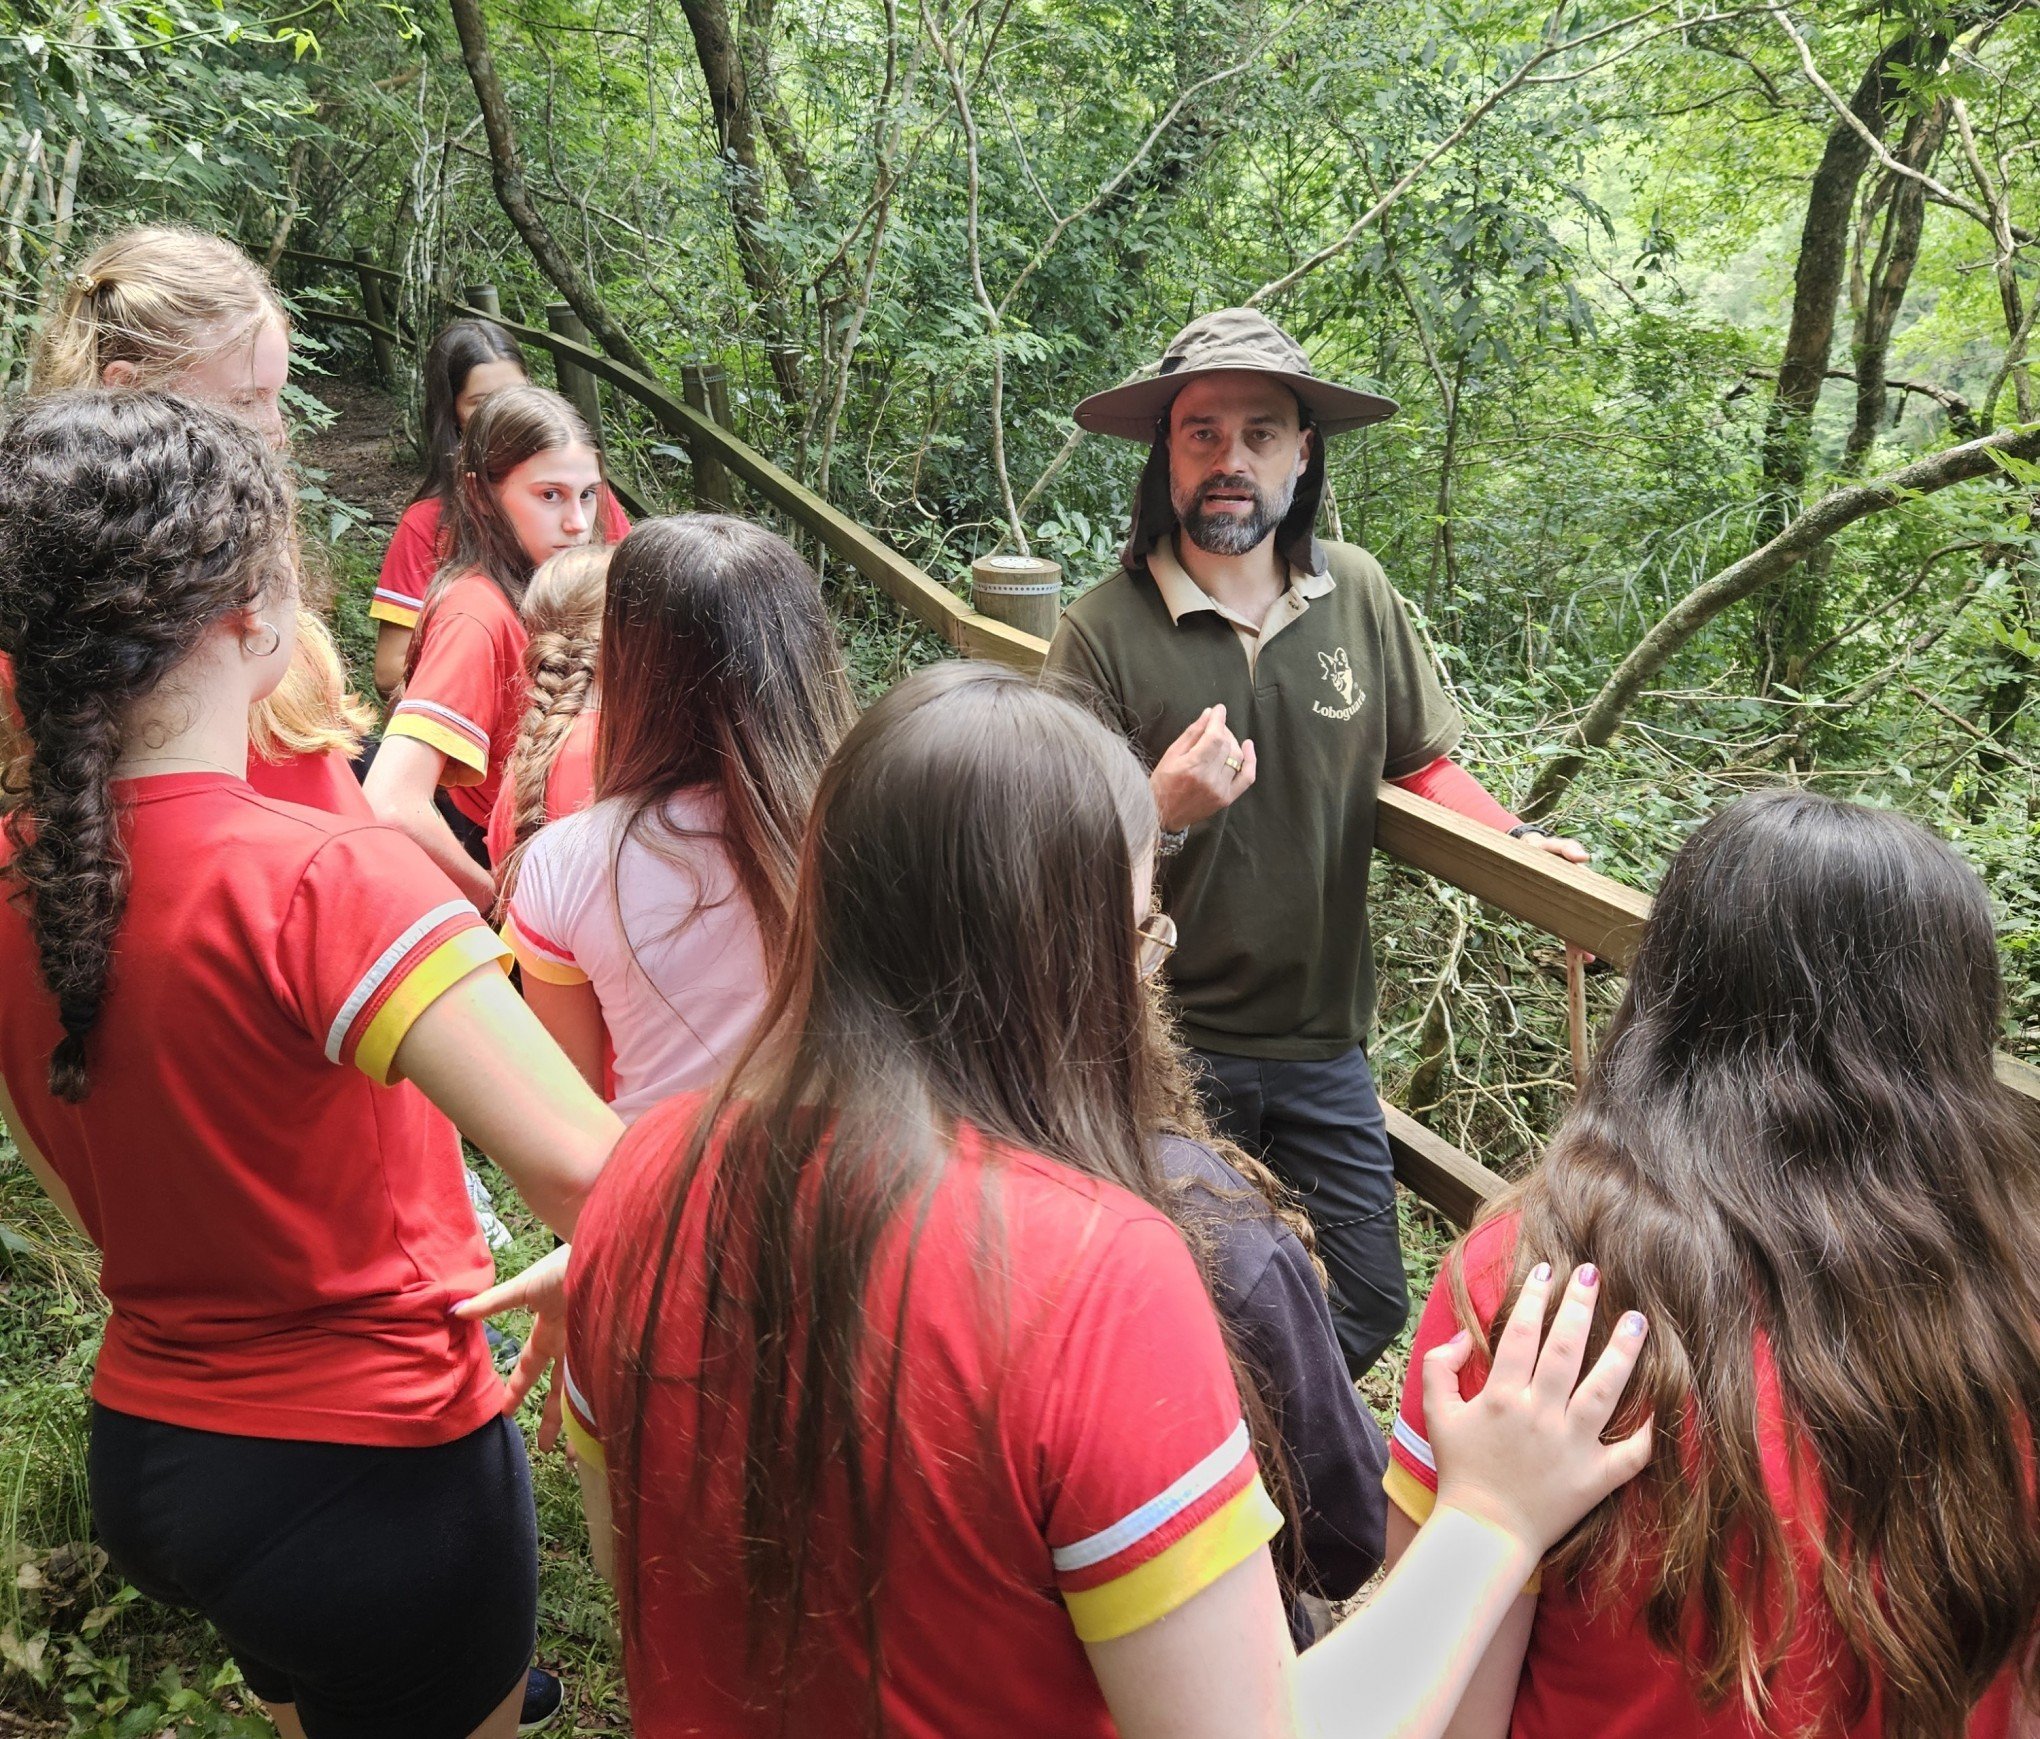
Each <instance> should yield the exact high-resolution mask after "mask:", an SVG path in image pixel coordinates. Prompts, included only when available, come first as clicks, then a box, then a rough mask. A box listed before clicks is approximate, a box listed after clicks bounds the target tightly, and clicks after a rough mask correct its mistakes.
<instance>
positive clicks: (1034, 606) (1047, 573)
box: [970, 555, 1062, 640]
mask: <svg viewBox="0 0 2040 1739" xmlns="http://www.w3.org/2000/svg"><path fill="white" fill-rule="evenodd" d="M970 584H971V590H972V592H973V593H974V594H975V596H976V598H977V607H978V608H979V609H980V610H982V611H983V612H984V613H985V614H986V615H987V616H990V617H992V618H994V619H995V620H997V621H1000V622H1004V623H1005V624H1006V625H1007V626H1008V627H1012V628H1018V629H1020V630H1022V631H1023V632H1024V633H1028V634H1033V635H1036V636H1037V637H1039V638H1040V639H1043V640H1053V639H1054V638H1055V625H1056V623H1057V622H1058V621H1059V620H1060V619H1061V617H1062V568H1061V567H1060V566H1059V565H1058V564H1057V563H1055V562H1052V561H1047V560H1044V559H1043V558H1042V557H1040V556H1015V555H1004V556H980V557H979V558H978V559H977V560H976V561H974V562H972V563H971V564H970Z"/></svg>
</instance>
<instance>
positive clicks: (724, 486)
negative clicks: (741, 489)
mask: <svg viewBox="0 0 2040 1739" xmlns="http://www.w3.org/2000/svg"><path fill="white" fill-rule="evenodd" d="M680 383H681V391H682V393H683V394H684V395H685V397H686V400H687V402H688V404H689V405H690V406H692V407H693V408H694V409H695V410H697V411H699V412H700V413H701V414H702V415H703V416H704V417H706V418H708V420H709V421H710V422H712V423H718V424H720V425H721V426H722V427H723V428H728V427H729V426H730V389H729V382H728V380H727V379H726V378H725V377H724V375H723V371H722V370H721V369H720V368H718V367H717V366H716V365H715V364H714V363H712V362H689V363H685V364H683V365H682V366H681V369H680ZM690 445H691V451H692V453H693V457H694V505H695V508H696V509H697V510H702V509H707V510H710V511H713V512H717V513H727V512H729V510H730V509H731V507H732V506H734V505H735V503H734V502H732V501H731V499H730V477H729V473H728V472H727V471H725V470H724V469H723V462H722V460H721V459H720V458H719V457H718V456H717V455H716V454H714V453H711V452H710V451H709V450H708V448H707V446H706V445H705V443H703V442H700V441H695V442H693V443H691V444H690Z"/></svg>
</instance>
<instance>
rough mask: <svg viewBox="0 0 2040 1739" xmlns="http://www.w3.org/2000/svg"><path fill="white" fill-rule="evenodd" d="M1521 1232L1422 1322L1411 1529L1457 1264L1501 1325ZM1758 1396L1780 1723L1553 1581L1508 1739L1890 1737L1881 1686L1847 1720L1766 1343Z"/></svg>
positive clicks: (1413, 1354)
mask: <svg viewBox="0 0 2040 1739" xmlns="http://www.w3.org/2000/svg"><path fill="white" fill-rule="evenodd" d="M1516 1230H1517V1221H1516V1219H1515V1217H1514V1216H1513V1215H1504V1216H1502V1217H1501V1218H1498V1219H1494V1220H1490V1221H1489V1222H1488V1223H1487V1224H1486V1225H1484V1226H1481V1227H1479V1228H1477V1229H1476V1230H1475V1231H1474V1232H1473V1233H1472V1234H1471V1235H1469V1236H1468V1238H1467V1239H1466V1241H1465V1243H1464V1244H1463V1245H1461V1246H1460V1248H1459V1249H1458V1250H1455V1251H1454V1252H1453V1254H1452V1256H1451V1257H1450V1258H1449V1259H1448V1266H1447V1268H1446V1269H1445V1271H1443V1272H1441V1273H1440V1275H1439V1276H1438V1281H1437V1284H1436V1285H1435V1286H1434V1287H1433V1288H1432V1291H1431V1297H1430V1300H1429V1302H1428V1303H1426V1304H1425V1306H1424V1314H1423V1316H1422V1318H1421V1319H1420V1320H1419V1322H1418V1324H1417V1333H1416V1340H1415V1344H1414V1345H1412V1346H1411V1348H1410V1366H1409V1376H1408V1378H1407V1380H1406V1382H1405V1384H1404V1388H1403V1398H1402V1409H1401V1411H1400V1413H1399V1414H1398V1415H1397V1418H1396V1422H1395V1433H1394V1436H1393V1438H1392V1439H1391V1442H1390V1445H1389V1454H1390V1461H1389V1468H1388V1474H1387V1477H1386V1479H1385V1481H1384V1483H1385V1484H1386V1486H1387V1488H1388V1495H1389V1497H1390V1499H1391V1500H1392V1501H1393V1502H1394V1503H1395V1505H1396V1507H1397V1508H1399V1509H1400V1510H1402V1511H1403V1513H1404V1514H1405V1515H1407V1516H1409V1517H1410V1519H1411V1520H1413V1521H1417V1522H1421V1521H1423V1520H1424V1518H1425V1517H1426V1516H1428V1515H1429V1514H1430V1513H1431V1507H1432V1505H1433V1503H1434V1502H1435V1501H1436V1498H1437V1491H1438V1475H1437V1471H1436V1468H1435V1465H1434V1463H1433V1458H1432V1455H1431V1445H1430V1440H1429V1438H1428V1436H1427V1434H1426V1431H1425V1426H1424V1383H1423V1360H1424V1355H1425V1354H1426V1353H1427V1352H1429V1351H1430V1350H1431V1349H1432V1348H1433V1347H1435V1346H1439V1345H1441V1344H1443V1343H1444V1342H1445V1341H1448V1340H1450V1339H1451V1338H1452V1337H1453V1335H1455V1334H1456V1333H1458V1332H1459V1324H1458V1320H1457V1318H1456V1317H1455V1316H1454V1314H1453V1309H1452V1285H1451V1273H1452V1266H1451V1265H1453V1264H1463V1265H1464V1271H1465V1274H1466V1286H1467V1294H1468V1297H1469V1299H1470V1300H1471V1302H1472V1305H1473V1309H1474V1314H1475V1315H1476V1316H1477V1317H1478V1318H1479V1319H1480V1321H1481V1322H1482V1323H1483V1324H1487V1325H1491V1324H1492V1323H1493V1322H1494V1320H1495V1318H1496V1317H1497V1316H1498V1315H1499V1314H1500V1310H1501V1304H1502V1300H1503V1298H1504V1297H1505V1296H1506V1295H1507V1291H1508V1285H1509V1280H1510V1276H1511V1273H1512V1272H1513V1268H1514V1263H1515V1254H1516ZM1869 1356H1872V1357H1874V1356H1875V1354H1874V1351H1873V1352H1872V1353H1871V1354H1869ZM1486 1380H1487V1369H1486V1366H1485V1365H1484V1364H1482V1363H1481V1362H1480V1361H1478V1360H1476V1361H1474V1362H1473V1363H1471V1364H1469V1365H1468V1366H1467V1367H1466V1369H1465V1370H1464V1371H1462V1372H1461V1373H1460V1377H1459V1388H1460V1392H1461V1393H1462V1394H1464V1395H1466V1396H1469V1397H1471V1396H1473V1395H1476V1394H1478V1393H1479V1392H1480V1389H1481V1385H1482V1384H1483V1383H1484V1382H1486ZM1756 1395H1757V1440H1758V1444H1759V1447H1760V1450H1761V1452H1762V1456H1763V1465H1764V1475H1765V1480H1766V1483H1767V1484H1768V1485H1769V1487H1770V1491H1771V1497H1772V1501H1773V1502H1774V1503H1775V1504H1776V1505H1777V1507H1778V1517H1779V1521H1780V1522H1781V1524H1782V1525H1783V1528H1784V1534H1785V1540H1786V1544H1787V1546H1788V1548H1789V1549H1791V1550H1793V1551H1794V1552H1795V1553H1796V1554H1797V1570H1798V1576H1799V1586H1800V1589H1801V1591H1802V1603H1801V1607H1800V1623H1799V1626H1798V1629H1797V1630H1796V1632H1795V1633H1794V1635H1793V1637H1792V1640H1791V1643H1790V1645H1789V1646H1788V1648H1787V1650H1786V1654H1785V1658H1784V1660H1783V1662H1782V1663H1781V1664H1780V1667H1779V1669H1778V1672H1777V1673H1776V1675H1775V1676H1774V1679H1773V1683H1772V1691H1773V1695H1774V1699H1775V1700H1774V1702H1773V1705H1772V1708H1771V1711H1770V1716H1769V1718H1768V1719H1766V1720H1764V1721H1762V1722H1757V1721H1752V1720H1751V1719H1750V1718H1749V1716H1748V1715H1747V1714H1745V1713H1744V1711H1743V1709H1742V1706H1741V1704H1740V1702H1739V1701H1737V1700H1735V1699H1734V1698H1731V1699H1730V1701H1729V1702H1728V1703H1727V1704H1725V1705H1724V1706H1722V1707H1719V1708H1713V1709H1709V1708H1703V1707H1702V1706H1701V1704H1700V1701H1699V1699H1698V1697H1697V1696H1695V1694H1694V1692H1693V1687H1692V1684H1691V1682H1690V1680H1689V1679H1688V1678H1687V1675H1686V1670H1685V1667H1684V1666H1683V1664H1682V1663H1681V1662H1680V1661H1679V1660H1678V1659H1677V1658H1676V1657H1675V1656H1672V1655H1668V1654H1666V1653H1665V1652H1664V1651H1663V1650H1661V1649H1660V1648H1658V1647H1657V1646H1656V1644H1655V1643H1653V1642H1652V1641H1651V1639H1650V1636H1649V1633H1648V1632H1647V1631H1646V1630H1645V1628H1644V1622H1643V1616H1642V1612H1641V1610H1640V1606H1641V1602H1640V1601H1638V1600H1634V1599H1629V1600H1617V1601H1615V1602H1613V1603H1608V1604H1602V1603H1597V1602H1596V1601H1595V1600H1594V1599H1593V1597H1592V1592H1591V1590H1588V1589H1585V1588H1580V1587H1574V1586H1569V1585H1566V1584H1564V1583H1560V1582H1558V1581H1557V1580H1556V1579H1555V1578H1553V1577H1551V1576H1548V1575H1547V1576H1545V1577H1544V1578H1543V1579H1542V1582H1541V1584H1540V1585H1539V1588H1538V1591H1537V1621H1536V1625H1535V1627H1534V1628H1533V1629H1532V1631H1531V1633H1530V1648H1529V1652H1528V1654H1526V1655H1525V1657H1524V1660H1523V1676H1522V1678H1521V1680H1520V1681H1519V1683H1518V1685H1517V1689H1516V1707H1515V1713H1514V1715H1513V1717H1512V1719H1511V1721H1510V1725H1509V1734H1510V1739H1579V1736H1580V1735H1582V1734H1592V1735H1594V1739H1773V1736H1775V1735H1777V1734H1781V1733H1799V1732H1806V1733H1819V1734H1822V1735H1828V1736H1832V1739H1882V1735H1883V1732H1884V1714H1883V1705H1882V1699H1881V1698H1880V1696H1879V1695H1878V1687H1877V1686H1876V1685H1874V1684H1873V1685H1871V1686H1869V1687H1868V1694H1867V1696H1866V1697H1865V1699H1864V1707H1863V1711H1862V1713H1861V1715H1860V1716H1858V1717H1856V1718H1855V1719H1853V1720H1852V1719H1849V1715H1850V1712H1851V1710H1852V1708H1853V1707H1854V1700H1855V1697H1856V1695H1857V1693H1858V1691H1859V1690H1860V1689H1862V1688H1863V1687H1860V1686H1859V1685H1858V1683H1857V1679H1856V1675H1855V1674H1854V1673H1853V1672H1851V1671H1849V1670H1847V1669H1846V1668H1845V1667H1844V1665H1843V1656H1842V1653H1841V1647H1840V1639H1839V1637H1838V1636H1837V1635H1836V1634H1835V1631H1834V1627H1833V1625H1832V1623H1831V1622H1830V1621H1829V1620H1828V1619H1827V1618H1826V1616H1825V1610H1824V1608H1823V1607H1822V1606H1821V1604H1820V1601H1819V1586H1820V1584H1819V1573H1818V1568H1817V1565H1816V1561H1815V1554H1814V1552H1813V1550H1812V1548H1811V1536H1812V1531H1813V1530H1817V1529H1818V1528H1819V1527H1820V1526H1821V1514H1820V1494H1819V1492H1818V1491H1817V1490H1809V1489H1808V1488H1807V1481H1806V1479H1805V1478H1804V1477H1800V1476H1798V1475H1795V1472H1794V1469H1793V1465H1792V1457H1791V1454H1790V1448H1789V1442H1788V1439H1789V1437H1790V1433H1791V1425H1790V1421H1789V1420H1788V1418H1787V1416H1786V1411H1785V1405H1784V1398H1783V1396H1782V1395H1781V1394H1780V1393H1779V1389H1778V1378H1777V1373H1776V1371H1775V1370H1774V1369H1773V1368H1772V1364H1771V1360H1770V1356H1769V1354H1768V1353H1767V1352H1766V1351H1765V1350H1764V1348H1763V1347H1762V1346H1761V1345H1760V1346H1759V1347H1758V1348H1757V1358H1756ZM1774 1630H1775V1626H1774ZM2011 1691H2012V1676H2011V1674H2010V1673H2009V1672H2007V1673H2006V1674H2005V1675H2004V1676H2003V1677H2001V1678H2000V1679H1999V1680H1998V1682H1997V1683H1996V1684H1995V1685H1994V1686H1993V1687H1992V1688H1991V1691H1990V1693H1989V1694H1988V1695H1987V1696H1986V1697H1985V1698H1984V1700H1983V1702H1982V1703H1981V1704H1980V1705H1979V1706H1978V1707H1977V1709H1976V1712H1975V1713H1974V1714H1973V1715H1972V1716H1971V1717H1970V1721H1969V1732H1968V1739H2005V1736H2006V1735H2007V1734H2009V1732H2010V1730H2011Z"/></svg>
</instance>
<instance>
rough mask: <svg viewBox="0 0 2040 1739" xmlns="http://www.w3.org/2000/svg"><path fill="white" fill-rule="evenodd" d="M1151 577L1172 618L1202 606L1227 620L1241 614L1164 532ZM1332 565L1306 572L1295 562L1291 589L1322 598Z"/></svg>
mask: <svg viewBox="0 0 2040 1739" xmlns="http://www.w3.org/2000/svg"><path fill="white" fill-rule="evenodd" d="M1147 568H1148V577H1149V578H1150V579H1152V580H1153V581H1154V583H1155V590H1156V591H1158V592H1160V593H1161V595H1162V605H1163V607H1164V608H1165V609H1167V611H1168V612H1169V620H1170V621H1172V622H1181V621H1182V620H1183V618H1184V617H1185V616H1188V615H1191V614H1193V613H1194V612H1196V611H1198V610H1209V611H1210V612H1211V613H1212V614H1213V615H1215V616H1223V617H1224V618H1225V619H1226V620H1227V621H1229V622H1230V621H1234V620H1237V618H1236V617H1235V616H1234V613H1233V612H1232V611H1230V610H1228V609H1227V608H1226V607H1225V606H1224V605H1223V604H1221V603H1220V602H1219V601H1218V600H1217V599H1216V598H1214V597H1213V596H1212V595H1211V594H1210V593H1209V592H1207V591H1206V590H1205V589H1204V588H1203V587H1202V586H1200V585H1199V584H1198V583H1197V582H1196V581H1195V580H1193V579H1192V578H1191V577H1190V575H1189V573H1188V571H1187V570H1185V568H1184V566H1183V564H1182V563H1181V562H1180V561H1178V560H1177V559H1176V545H1175V539H1174V537H1173V536H1172V535H1171V534H1169V533H1166V532H1165V533H1164V534H1163V535H1162V536H1161V537H1159V538H1157V539H1156V540H1155V546H1154V548H1153V549H1151V550H1149V551H1148V561H1147ZM1334 583H1335V582H1334V581H1333V579H1332V575H1331V570H1330V568H1329V567H1328V568H1326V569H1325V571H1324V572H1322V573H1316V574H1312V573H1306V572H1304V570H1303V569H1301V568H1298V567H1295V566H1292V567H1291V568H1290V570H1289V590H1290V591H1292V592H1294V593H1296V594H1297V596H1298V597H1300V598H1304V599H1310V598H1322V597H1323V596H1324V595H1325V594H1326V593H1327V592H1329V591H1331V590H1332V587H1333V585H1334Z"/></svg>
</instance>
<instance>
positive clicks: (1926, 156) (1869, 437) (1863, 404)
mask: <svg viewBox="0 0 2040 1739" xmlns="http://www.w3.org/2000/svg"><path fill="white" fill-rule="evenodd" d="M1947 132H1948V105H1947V103H1946V102H1938V103H1935V104H1934V105H1933V107H1932V108H1930V109H1929V110H1928V111H1927V112H1926V113H1925V114H1924V115H1918V116H1915V117H1914V119H1913V122H1912V125H1911V126H1909V127H1908V128H1907V129H1906V133H1905V139H1904V141H1903V143H1901V144H1900V146H1899V148H1898V150H1897V152H1896V153H1895V155H1896V156H1897V158H1898V160H1899V161H1900V162H1901V163H1903V164H1905V165H1906V166H1907V167H1908V168H1910V169H1918V170H1922V171H1924V170H1926V169H1928V168H1929V167H1931V165H1932V164H1933V161H1934V158H1935V156H1936V154H1937V153H1938V152H1939V151H1940V149H1941V141H1942V140H1943V139H1944V138H1946V136H1947ZM1885 191H1886V195H1887V197H1886V199H1885V204H1884V231H1883V236H1882V238H1881V240H1880V241H1879V243H1878V248H1877V258H1876V262H1875V264H1874V265H1873V266H1872V267H1871V269H1870V271H1869V273H1868V275H1867V279H1866V281H1865V284H1864V290H1863V306H1862V309H1861V312H1860V313H1859V314H1858V316H1857V320H1856V334H1855V339H1854V342H1853V343H1852V345H1851V347H1850V348H1851V349H1852V351H1853V352H1854V355H1855V359H1856V421H1855V424H1854V426H1853V427H1852V428H1851V429H1850V430H1849V439H1848V443H1847V445H1846V446H1844V448H1843V449H1842V465H1841V469H1842V471H1843V474H1844V475H1846V476H1850V477H1853V476H1855V475H1856V474H1857V473H1858V472H1860V471H1861V470H1862V468H1863V462H1864V460H1865V459H1866V458H1867V457H1868V455H1869V452H1870V449H1871V448H1872V447H1873V446H1875V445H1876V443H1877V436H1878V432H1879V431H1880V430H1881V429H1882V428H1883V427H1884V420H1885V410H1886V407H1887V405H1888V404H1889V401H1890V393H1889V392H1888V390H1887V389H1886V386H1885V379H1884V365H1885V361H1886V358H1887V357H1888V356H1889V355H1890V353H1891V334H1892V330H1893V328H1894V327H1895V326H1896V325H1897V324H1898V311H1899V309H1900V307H1901V306H1903V304H1904V302H1905V293H1906V290H1907V288H1908V286H1910V284H1911V283H1912V274H1913V267H1914V266H1915V265H1917V264H1918V263H1919V257H1920V232H1921V230H1922V229H1923V228H1924V227H1925V225H1926V215H1927V190H1926V189H1925V188H1924V187H1922V186H1921V185H1920V184H1919V183H1918V182H1917V181H1911V180H1908V179H1906V178H1905V177H1904V176H1899V175H1890V176H1888V177H1887V183H1886V189H1885ZM1795 686H1796V685H1795Z"/></svg>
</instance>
